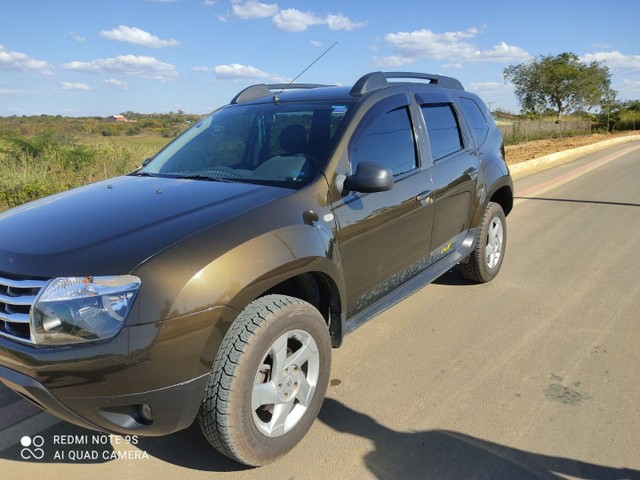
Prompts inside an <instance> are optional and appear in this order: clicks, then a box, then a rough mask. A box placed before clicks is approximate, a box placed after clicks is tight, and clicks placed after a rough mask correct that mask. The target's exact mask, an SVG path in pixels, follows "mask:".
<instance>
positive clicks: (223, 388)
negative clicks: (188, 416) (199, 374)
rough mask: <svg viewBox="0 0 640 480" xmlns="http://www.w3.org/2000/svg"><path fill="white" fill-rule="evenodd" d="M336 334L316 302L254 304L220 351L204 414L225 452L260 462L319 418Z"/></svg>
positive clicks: (205, 425) (211, 437)
mask: <svg viewBox="0 0 640 480" xmlns="http://www.w3.org/2000/svg"><path fill="white" fill-rule="evenodd" d="M330 369H331V340H330V338H329V329H328V327H327V323H326V321H325V320H324V318H323V317H322V315H321V314H320V312H318V310H317V309H316V308H314V307H313V306H312V305H311V304H309V303H307V302H304V301H302V300H299V299H297V298H293V297H287V296H284V295H268V296H265V297H262V298H259V299H257V300H255V301H254V302H252V303H250V304H249V305H248V306H247V307H246V308H245V309H244V310H243V311H242V312H241V313H240V315H238V318H237V319H236V320H235V322H234V323H233V325H232V326H231V328H230V329H229V331H228V332H227V334H226V335H225V337H224V339H223V341H222V345H221V346H220V349H219V350H218V353H217V355H216V358H215V360H214V363H213V367H212V369H211V374H210V377H209V382H208V385H207V388H206V391H205V397H204V400H203V402H202V404H201V406H200V411H199V413H198V419H199V423H200V427H201V429H202V432H203V433H204V436H205V437H206V438H207V440H208V441H209V443H210V444H211V445H212V446H213V447H214V448H215V449H217V450H218V451H220V452H221V453H223V454H225V455H227V456H228V457H230V458H232V459H234V460H236V461H238V462H240V463H243V464H245V465H251V466H260V465H265V464H267V463H270V462H273V461H274V460H276V459H278V458H280V457H282V456H283V455H284V454H286V453H287V452H288V451H289V450H291V449H292V448H293V447H294V446H295V445H297V444H298V442H300V440H302V438H303V437H304V436H305V434H306V433H307V431H308V430H309V428H311V425H312V424H313V422H314V420H315V418H316V416H317V415H318V412H319V411H320V407H321V406H322V402H323V400H324V395H325V393H326V390H327V384H328V383H329V374H330Z"/></svg>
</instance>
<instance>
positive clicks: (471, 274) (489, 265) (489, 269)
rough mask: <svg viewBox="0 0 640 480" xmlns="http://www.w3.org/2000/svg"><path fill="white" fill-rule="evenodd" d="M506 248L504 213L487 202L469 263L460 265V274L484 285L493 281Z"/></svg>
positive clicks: (498, 205) (495, 204)
mask: <svg viewBox="0 0 640 480" xmlns="http://www.w3.org/2000/svg"><path fill="white" fill-rule="evenodd" d="M506 246H507V222H506V219H505V216H504V211H503V210H502V207H501V206H500V204H498V203H494V202H489V204H488V205H487V208H486V210H485V211H484V215H483V217H482V222H481V224H480V229H479V230H478V236H477V238H476V245H475V248H474V250H473V252H472V253H471V256H470V258H469V261H468V262H467V263H464V264H462V272H463V273H464V276H465V277H467V278H468V279H469V280H473V281H475V282H480V283H485V282H489V281H491V280H493V278H494V277H495V276H496V275H497V274H498V272H499V271H500V267H501V266H502V260H503V259H504V252H505V248H506Z"/></svg>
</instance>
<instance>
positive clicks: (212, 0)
mask: <svg viewBox="0 0 640 480" xmlns="http://www.w3.org/2000/svg"><path fill="white" fill-rule="evenodd" d="M215 4H216V0H204V1H203V2H202V5H204V6H205V7H213V6H214V5H215Z"/></svg>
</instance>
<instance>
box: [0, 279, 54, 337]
mask: <svg viewBox="0 0 640 480" xmlns="http://www.w3.org/2000/svg"><path fill="white" fill-rule="evenodd" d="M46 284H47V281H46V280H24V279H16V278H7V277H4V276H0V336H3V337H8V338H11V339H12V340H18V341H20V342H31V325H30V324H29V311H30V310H31V305H33V303H34V302H35V300H36V297H37V296H38V293H39V292H40V289H41V288H42V287H44V286H45V285H46Z"/></svg>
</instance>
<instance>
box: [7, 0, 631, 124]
mask: <svg viewBox="0 0 640 480" xmlns="http://www.w3.org/2000/svg"><path fill="white" fill-rule="evenodd" d="M639 18H640V1H638V0H609V1H607V2H603V1H601V0H599V1H593V0H553V1H547V0H537V1H522V0H510V1H502V0H484V1H478V0H457V1H455V2H447V1H443V0H441V1H438V2H436V1H431V0H392V1H381V0H368V1H365V2H356V1H353V0H352V1H348V0H341V1H338V0H323V1H320V0H297V1H296V0H273V1H270V0H264V1H260V0H108V1H106V0H55V1H54V0H2V3H1V4H0V116H11V115H19V116H21V115H41V114H47V115H63V116H96V115H97V116H108V115H112V114H117V113H122V112H126V111H135V112H140V113H152V112H159V113H166V112H171V111H173V112H177V111H180V110H181V111H183V112H186V113H197V114H205V113H207V112H210V111H212V110H214V109H215V108H218V107H220V106H222V105H224V104H227V103H229V101H230V100H231V98H233V96H234V95H235V94H236V93H237V92H238V91H239V90H241V89H242V88H244V87H246V86H248V85H250V84H253V83H279V82H289V81H290V80H292V79H293V78H294V77H296V76H297V75H298V74H299V73H300V72H302V71H303V70H304V69H305V68H306V67H308V66H309V65H310V64H311V63H312V62H313V61H314V60H316V59H317V58H318V57H319V56H320V55H322V54H323V53H325V52H326V50H327V49H329V48H330V47H332V45H334V44H335V46H333V47H332V48H330V50H329V51H328V52H326V54H325V55H324V56H323V57H322V58H320V59H319V60H318V61H317V63H315V64H314V65H313V66H312V67H311V68H310V69H309V70H308V71H307V72H305V73H304V74H303V75H302V76H301V77H300V78H299V79H298V81H299V82H307V83H327V84H340V85H351V84H353V83H354V82H355V81H356V80H357V79H358V78H359V77H360V76H362V75H363V74H365V73H367V72H371V71H377V70H383V71H415V72H427V73H436V74H441V75H449V76H453V77H456V78H458V79H459V80H460V81H461V82H462V83H463V85H464V86H465V88H466V89H467V90H470V91H473V92H475V93H477V94H479V95H480V96H481V97H482V98H483V99H484V101H485V102H487V103H488V104H489V105H490V108H491V109H497V108H500V109H503V110H506V111H510V112H514V113H517V112H518V111H519V110H520V107H519V105H518V103H517V100H516V98H515V96H514V94H513V86H512V85H510V84H506V83H505V81H504V79H503V75H502V72H503V70H504V68H505V67H507V66H509V65H516V64H520V63H523V62H527V61H530V60H531V59H532V58H535V57H539V56H540V55H557V54H559V53H562V52H573V53H575V54H577V55H578V56H579V57H580V58H581V59H582V60H583V61H585V62H591V61H604V62H606V65H607V66H608V67H609V70H610V72H611V80H612V88H613V89H614V90H617V91H618V99H621V100H635V99H639V98H640V35H639V34H638V19H639ZM336 42H337V43H336Z"/></svg>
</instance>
